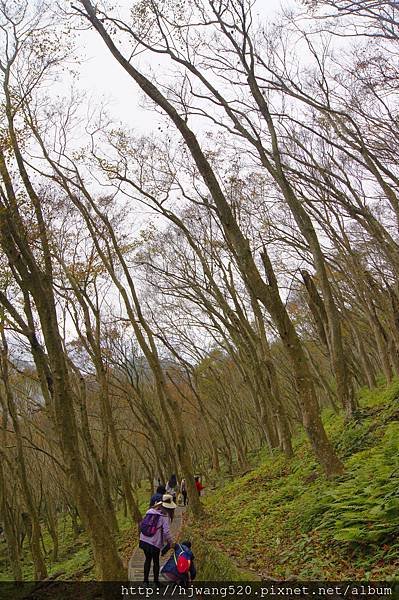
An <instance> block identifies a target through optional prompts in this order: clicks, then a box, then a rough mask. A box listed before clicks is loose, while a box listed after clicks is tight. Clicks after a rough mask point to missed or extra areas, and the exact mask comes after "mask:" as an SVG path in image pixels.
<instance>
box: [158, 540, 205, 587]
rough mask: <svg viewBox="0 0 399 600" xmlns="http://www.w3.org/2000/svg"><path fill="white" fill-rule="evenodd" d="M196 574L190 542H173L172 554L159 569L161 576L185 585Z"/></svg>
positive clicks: (192, 579)
mask: <svg viewBox="0 0 399 600" xmlns="http://www.w3.org/2000/svg"><path fill="white" fill-rule="evenodd" d="M196 574H197V570H196V568H195V565H194V554H193V553H192V550H191V542H190V541H185V542H181V543H180V544H175V546H174V548H173V554H172V556H171V557H170V558H169V560H168V561H167V562H166V563H165V564H164V565H163V567H162V569H161V575H162V577H164V578H165V579H168V580H169V581H174V582H175V583H178V584H179V585H182V586H183V587H187V586H188V584H189V583H190V582H191V581H194V579H195V576H196Z"/></svg>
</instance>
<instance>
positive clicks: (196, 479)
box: [194, 476, 204, 496]
mask: <svg viewBox="0 0 399 600" xmlns="http://www.w3.org/2000/svg"><path fill="white" fill-rule="evenodd" d="M194 480H195V487H196V488H197V492H198V496H201V491H202V490H203V489H204V486H203V485H202V483H201V482H200V478H199V476H197V477H194Z"/></svg>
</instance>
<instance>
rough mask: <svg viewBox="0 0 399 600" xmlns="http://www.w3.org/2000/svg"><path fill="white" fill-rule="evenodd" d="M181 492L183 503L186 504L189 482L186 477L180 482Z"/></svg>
mask: <svg viewBox="0 0 399 600" xmlns="http://www.w3.org/2000/svg"><path fill="white" fill-rule="evenodd" d="M180 493H181V495H182V496H183V505H184V506H186V504H187V484H186V480H185V479H182V480H181V482H180Z"/></svg>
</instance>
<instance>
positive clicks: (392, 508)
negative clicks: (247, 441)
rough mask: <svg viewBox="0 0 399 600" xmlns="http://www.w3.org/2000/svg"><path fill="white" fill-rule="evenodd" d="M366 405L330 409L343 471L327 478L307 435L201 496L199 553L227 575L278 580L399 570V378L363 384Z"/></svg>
mask: <svg viewBox="0 0 399 600" xmlns="http://www.w3.org/2000/svg"><path fill="white" fill-rule="evenodd" d="M360 407H361V409H360V412H359V416H358V418H357V419H356V420H355V421H354V422H353V423H351V424H350V425H348V424H344V421H343V417H342V416H341V415H336V414H334V413H333V412H328V411H327V412H326V413H325V414H324V415H323V417H324V421H325V425H326V428H327V431H328V433H329V435H330V436H331V438H332V440H333V442H334V445H335V447H336V449H337V450H338V452H339V455H340V456H341V458H342V459H343V461H344V463H345V468H346V471H345V475H344V476H343V477H340V478H339V479H337V480H335V481H331V482H329V481H326V479H325V477H324V476H323V475H322V473H321V471H320V467H319V466H318V465H317V463H316V462H315V460H314V458H313V455H312V453H311V451H310V447H309V444H308V442H307V440H306V438H305V435H303V434H300V435H298V436H296V438H295V443H294V446H295V457H294V458H293V459H292V460H290V461H289V460H287V459H285V458H284V456H282V455H281V454H280V453H278V454H276V455H275V456H270V454H269V455H266V453H264V454H263V455H260V456H256V457H254V462H255V463H256V464H257V466H255V468H253V470H251V471H250V472H248V473H246V474H245V475H243V476H241V477H234V480H233V481H231V482H227V483H226V482H225V483H222V484H221V485H219V486H218V489H217V490H216V491H214V492H213V493H210V494H208V495H207V496H206V497H205V498H204V503H205V506H206V523H203V522H202V523H199V524H197V523H193V522H191V523H189V524H188V530H187V532H186V535H191V537H192V538H193V539H194V540H195V542H196V546H197V545H198V546H200V547H199V548H198V551H199V553H200V554H201V555H202V551H201V548H202V547H204V548H206V549H207V553H208V554H209V552H210V550H209V549H212V556H213V558H214V557H215V556H217V555H218V553H219V555H221V554H223V556H224V557H225V568H224V570H223V573H221V574H220V575H221V577H220V579H226V578H227V579H228V578H229V577H230V578H231V579H232V580H233V579H234V578H235V576H236V575H237V567H239V568H241V569H243V568H244V569H246V570H247V572H248V570H249V571H250V572H251V571H252V572H255V573H256V574H257V575H258V576H259V577H264V578H273V579H277V580H278V579H289V578H298V579H301V580H330V581H339V580H343V579H348V580H349V579H352V580H374V581H378V580H380V581H381V580H391V579H392V578H394V577H395V576H396V577H398V574H399V538H398V534H399V383H398V382H395V383H393V384H392V385H390V386H388V387H381V388H379V389H378V390H374V391H373V392H370V391H368V390H367V391H362V392H361V393H360ZM195 550H196V548H195ZM196 553H197V552H196ZM197 554H198V553H197ZM227 557H229V559H230V561H228V560H227ZM204 560H206V558H205V557H204ZM231 561H234V566H233V565H232V563H231ZM208 562H209V561H208ZM229 562H230V566H229ZM206 568H208V567H206ZM232 569H233V570H232ZM218 575H219V573H218V569H215V568H212V569H211V573H210V574H209V573H208V577H212V578H213V579H214V580H216V579H219V577H218Z"/></svg>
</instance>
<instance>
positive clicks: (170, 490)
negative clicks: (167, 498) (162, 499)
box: [166, 473, 177, 502]
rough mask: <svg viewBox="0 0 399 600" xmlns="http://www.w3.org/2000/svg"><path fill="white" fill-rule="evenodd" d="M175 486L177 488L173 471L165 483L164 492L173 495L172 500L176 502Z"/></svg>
mask: <svg viewBox="0 0 399 600" xmlns="http://www.w3.org/2000/svg"><path fill="white" fill-rule="evenodd" d="M176 488H177V477H176V475H175V474H174V473H173V474H172V475H171V476H170V479H169V481H168V483H167V484H166V493H167V494H171V496H173V502H176Z"/></svg>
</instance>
